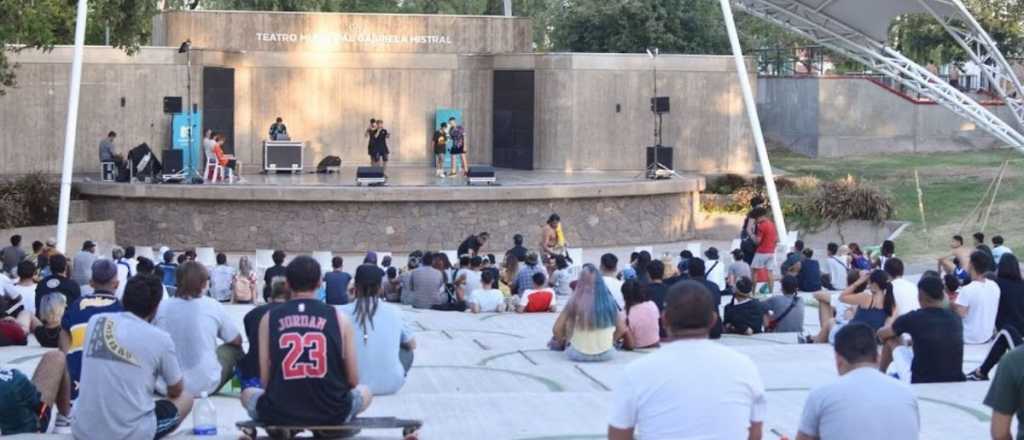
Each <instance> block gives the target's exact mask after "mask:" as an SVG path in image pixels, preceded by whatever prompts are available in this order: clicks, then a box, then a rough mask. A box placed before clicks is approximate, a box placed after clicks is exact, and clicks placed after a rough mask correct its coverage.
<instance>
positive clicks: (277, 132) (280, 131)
mask: <svg viewBox="0 0 1024 440" xmlns="http://www.w3.org/2000/svg"><path fill="white" fill-rule="evenodd" d="M287 138H288V127H286V126H285V125H284V119H281V117H280V116H278V117H277V120H275V121H274V123H273V124H271V125H270V140H272V141H285V140H288V139H287Z"/></svg>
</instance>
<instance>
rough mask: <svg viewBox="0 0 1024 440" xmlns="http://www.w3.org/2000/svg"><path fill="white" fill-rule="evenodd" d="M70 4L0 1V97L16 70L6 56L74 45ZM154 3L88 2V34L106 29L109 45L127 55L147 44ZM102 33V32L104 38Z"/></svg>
mask: <svg viewBox="0 0 1024 440" xmlns="http://www.w3.org/2000/svg"><path fill="white" fill-rule="evenodd" d="M76 3H77V2H75V1H73V0H0V10H2V11H5V13H4V14H0V95H3V94H5V93H6V89H7V88H9V87H14V86H15V85H16V81H15V80H16V68H17V66H16V65H14V64H12V63H11V61H10V58H9V56H10V54H12V53H17V52H20V51H22V50H25V49H42V50H45V51H49V50H51V49H53V46H54V45H57V44H71V43H73V42H74V29H75V5H76ZM156 13H157V8H156V2H153V1H145V0H91V1H90V2H89V19H88V24H89V26H88V27H87V29H89V30H90V31H91V32H89V33H90V34H91V35H97V32H96V31H95V29H97V28H96V27H97V26H98V27H99V28H102V27H109V29H110V44H111V45H112V46H114V47H117V48H120V49H123V50H124V51H125V52H127V53H128V54H129V55H131V54H134V53H135V52H137V51H138V49H139V46H140V45H142V44H143V43H145V42H148V41H149V37H150V34H151V32H152V18H153V16H154V15H155V14H156ZM105 33H106V32H102V34H105Z"/></svg>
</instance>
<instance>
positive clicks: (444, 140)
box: [434, 130, 448, 151]
mask: <svg viewBox="0 0 1024 440" xmlns="http://www.w3.org/2000/svg"><path fill="white" fill-rule="evenodd" d="M447 146H448V135H446V134H444V133H442V132H441V131H440V130H438V131H435V132H434V150H435V151H437V150H443V149H445V148H446V147H447Z"/></svg>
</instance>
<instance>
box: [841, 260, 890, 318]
mask: <svg viewBox="0 0 1024 440" xmlns="http://www.w3.org/2000/svg"><path fill="white" fill-rule="evenodd" d="M865 284H866V285H867V286H868V288H867V289H866V290H867V292H865V291H864V289H862V288H861V287H862V286H864V285H865ZM839 300H840V301H842V302H843V303H846V304H849V305H852V306H857V311H856V312H855V313H854V314H853V318H851V319H850V323H854V322H860V323H863V324H867V325H868V327H871V329H872V330H874V331H876V332H877V331H878V330H879V329H881V328H882V327H885V326H889V325H892V320H893V319H896V316H897V313H898V310H899V309H898V307H896V298H895V297H894V296H893V294H892V283H890V282H889V275H888V274H886V273H885V271H882V270H878V269H876V270H873V271H871V272H868V271H863V272H861V273H860V277H859V278H857V281H855V282H853V283H851V284H850V285H849V286H846V290H844V291H843V293H842V294H841V295H840V296H839ZM848 325H849V324H848Z"/></svg>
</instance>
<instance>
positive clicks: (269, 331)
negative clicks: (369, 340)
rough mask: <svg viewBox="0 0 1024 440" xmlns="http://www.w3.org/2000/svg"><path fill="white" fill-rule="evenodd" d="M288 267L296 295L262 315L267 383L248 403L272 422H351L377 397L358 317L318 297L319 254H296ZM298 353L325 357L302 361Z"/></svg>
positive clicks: (246, 394)
mask: <svg viewBox="0 0 1024 440" xmlns="http://www.w3.org/2000/svg"><path fill="white" fill-rule="evenodd" d="M285 273H286V278H287V282H288V287H289V288H290V290H291V291H292V295H291V299H290V300H288V302H285V303H282V304H278V305H277V306H275V307H273V308H271V309H270V310H269V311H268V312H267V313H266V315H264V316H263V319H262V320H260V327H259V337H258V339H259V344H260V345H259V356H260V385H261V386H260V387H253V388H247V389H245V390H244V391H242V398H241V400H242V406H243V407H244V408H245V409H246V412H248V414H249V417H251V418H252V419H253V420H256V421H259V422H263V423H268V424H284V425H306V426H329V425H339V424H342V423H346V422H348V421H350V420H352V418H354V417H355V416H356V415H358V414H360V413H362V412H363V411H365V410H366V408H367V407H369V406H370V403H371V399H372V397H373V395H372V393H370V390H369V388H368V387H366V386H365V385H360V380H359V369H358V368H359V367H358V365H357V359H358V358H357V355H356V345H355V344H356V342H355V338H354V337H353V334H354V330H353V328H352V323H351V321H349V319H348V318H347V317H346V316H345V314H344V313H342V312H340V311H338V310H336V309H335V308H334V307H332V306H329V305H327V304H324V303H323V302H320V301H318V300H316V299H315V298H316V290H317V288H318V287H319V284H320V280H321V274H320V266H319V264H317V262H316V260H313V259H312V258H310V257H307V256H299V257H296V258H295V259H294V260H292V262H291V263H289V264H288V267H287V269H286V272H285ZM313 323H315V325H314V324H313ZM272 341H273V342H275V343H273V344H271V342H272ZM278 341H280V342H281V343H280V345H279V344H278V343H277V342H278ZM296 354H297V355H298V356H299V357H301V358H308V357H310V356H316V358H317V359H318V360H320V362H318V363H301V364H296V363H295V362H293V359H294V358H295V355H296Z"/></svg>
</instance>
